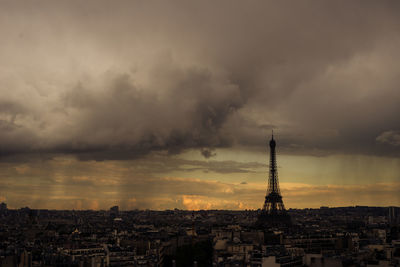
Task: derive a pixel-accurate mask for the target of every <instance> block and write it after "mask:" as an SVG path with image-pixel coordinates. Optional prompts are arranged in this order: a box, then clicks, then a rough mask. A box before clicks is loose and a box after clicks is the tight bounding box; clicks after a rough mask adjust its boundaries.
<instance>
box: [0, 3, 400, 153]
mask: <svg viewBox="0 0 400 267" xmlns="http://www.w3.org/2000/svg"><path fill="white" fill-rule="evenodd" d="M0 5H1V8H0V35H1V38H2V42H1V44H0V61H1V62H3V64H2V66H0V157H1V156H8V155H10V154H15V153H17V154H19V153H28V152H48V153H72V154H74V155H76V156H77V157H78V158H80V159H82V160H85V159H96V160H103V159H125V158H135V157H140V156H142V155H144V154H147V153H148V152H150V151H157V150H166V151H168V152H169V153H179V152H180V151H182V150H185V149H189V148H196V149H200V151H201V153H202V154H203V155H204V156H205V157H210V156H212V155H213V153H214V152H213V150H212V149H213V148H218V147H230V146H235V145H241V146H251V147H254V146H255V147H264V146H265V135H269V133H270V129H271V128H272V127H274V128H275V129H276V131H277V132H278V134H279V141H280V147H281V151H283V152H284V153H306V154H316V155H321V154H328V153H361V154H377V155H385V156H397V157H398V156H399V155H400V154H399V150H398V146H397V147H396V145H393V142H391V141H390V142H389V141H387V142H386V141H383V138H386V137H387V136H386V135H385V133H387V132H393V133H396V131H399V127H400V126H399V125H400V123H399V122H400V121H399V118H398V114H399V113H400V108H399V107H400V105H399V103H400V90H399V84H400V71H399V70H400V63H399V62H400V53H399V52H398V47H399V45H400V35H399V31H400V18H399V16H398V14H399V12H400V5H399V3H397V2H382V1H381V2H372V1H371V2H369V1H359V2H358V1H354V2H348V1H335V2H332V3H321V2H319V1H314V2H313V1H311V2H307V4H306V3H304V2H302V3H301V2H286V3H278V2H257V3H253V4H252V5H250V4H249V3H244V2H231V1H229V2H228V1H220V2H217V3H215V2H213V3H211V2H209V3H204V2H202V3H195V2H187V1H182V2H178V3H175V4H174V5H171V4H167V3H163V2H151V3H148V2H146V3H142V2H132V1H119V2H118V3H111V2H108V1H85V2H75V1H58V2H54V1H41V2H18V3H15V2H13V1H3V2H2V3H1V4H0ZM385 140H386V139H385ZM390 140H392V139H390ZM393 140H397V139H393Z"/></svg>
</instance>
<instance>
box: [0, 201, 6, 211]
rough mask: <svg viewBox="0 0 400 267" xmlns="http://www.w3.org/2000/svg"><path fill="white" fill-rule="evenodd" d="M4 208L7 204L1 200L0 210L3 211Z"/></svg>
mask: <svg viewBox="0 0 400 267" xmlns="http://www.w3.org/2000/svg"><path fill="white" fill-rule="evenodd" d="M5 210H7V204H6V203H4V202H1V203H0V211H5Z"/></svg>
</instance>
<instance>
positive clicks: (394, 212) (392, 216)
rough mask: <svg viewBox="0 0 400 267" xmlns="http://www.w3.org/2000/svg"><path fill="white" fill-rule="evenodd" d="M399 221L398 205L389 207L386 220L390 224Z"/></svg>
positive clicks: (399, 209) (399, 210)
mask: <svg viewBox="0 0 400 267" xmlns="http://www.w3.org/2000/svg"><path fill="white" fill-rule="evenodd" d="M399 221H400V208H399V207H389V214H388V222H389V223H390V224H391V225H396V224H399Z"/></svg>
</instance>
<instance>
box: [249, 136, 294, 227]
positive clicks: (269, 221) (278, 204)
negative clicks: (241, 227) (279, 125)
mask: <svg viewBox="0 0 400 267" xmlns="http://www.w3.org/2000/svg"><path fill="white" fill-rule="evenodd" d="M275 147H276V142H275V140H274V134H273V133H272V137H271V140H270V141H269V148H270V159H269V178H268V189H267V194H266V196H265V202H264V206H263V209H262V211H261V214H260V215H259V217H258V220H257V223H256V225H257V226H258V227H261V228H265V227H271V226H282V225H290V223H291V221H290V216H289V215H288V214H287V213H286V210H285V206H284V205H283V200H282V195H281V192H280V189H279V181H278V168H277V164H276V152H275Z"/></svg>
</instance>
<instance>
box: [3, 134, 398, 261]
mask: <svg viewBox="0 0 400 267" xmlns="http://www.w3.org/2000/svg"><path fill="white" fill-rule="evenodd" d="M269 146H270V161H269V179H268V189H267V195H266V197H265V203H264V206H263V208H262V209H259V210H244V211H229V210H199V211H187V210H178V209H174V210H165V211H154V210H132V211H120V210H119V207H118V206H114V207H111V208H110V209H109V210H106V211H105V210H102V211H93V210H81V211H79V210H78V211H75V210H72V211H71V210H60V211H57V210H40V209H39V210H36V209H30V208H28V207H26V208H22V209H18V210H9V209H7V204H5V203H4V202H3V203H1V204H0V212H1V217H0V218H1V220H0V223H1V224H0V225H1V229H2V232H1V248H0V253H1V258H0V259H1V261H0V263H1V266H28V267H32V266H99V267H105V266H135V267H136V266H149V267H150V266H152V267H158V266H174V267H176V266H195V267H197V266H221V267H230V266H232V267H233V266H248V267H266V266H399V264H400V208H399V207H368V206H355V207H341V208H329V207H320V208H319V209H290V210H288V211H287V210H286V209H285V207H284V204H283V199H282V195H281V193H280V189H279V181H278V173H277V160H276V152H275V147H276V141H275V139H274V136H273V134H272V137H271V140H270V142H269Z"/></svg>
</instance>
